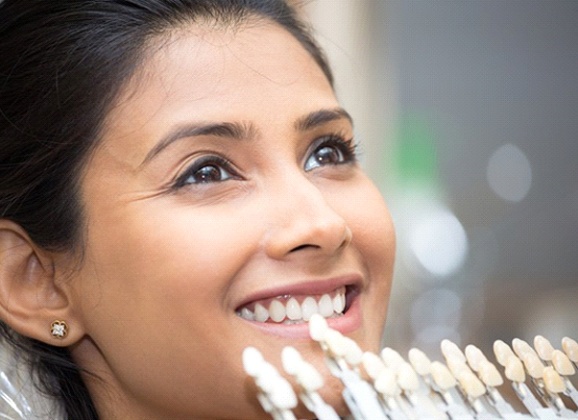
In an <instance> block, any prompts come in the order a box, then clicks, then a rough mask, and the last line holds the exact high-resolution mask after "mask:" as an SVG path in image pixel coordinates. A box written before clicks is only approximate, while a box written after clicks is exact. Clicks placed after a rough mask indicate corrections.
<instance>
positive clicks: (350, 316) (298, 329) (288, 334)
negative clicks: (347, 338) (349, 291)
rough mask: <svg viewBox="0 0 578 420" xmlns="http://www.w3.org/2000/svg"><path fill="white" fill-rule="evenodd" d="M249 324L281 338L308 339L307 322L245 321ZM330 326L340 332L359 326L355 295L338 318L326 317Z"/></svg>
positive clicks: (350, 330)
mask: <svg viewBox="0 0 578 420" xmlns="http://www.w3.org/2000/svg"><path fill="white" fill-rule="evenodd" d="M246 322H248V323H249V324H250V325H251V326H253V327H255V328H257V329H259V330H260V331H262V332H264V333H266V334H270V335H275V336H278V337H283V338H292V339H296V338H301V339H309V338H310V337H309V324H308V323H307V322H304V323H303V324H297V325H286V324H275V323H272V322H255V321H246ZM327 324H328V325H329V327H330V328H332V329H334V330H337V331H339V332H340V333H342V334H348V333H351V332H353V331H355V330H357V329H359V328H360V327H361V304H360V299H359V297H356V298H355V299H354V300H353V302H352V303H351V306H350V307H349V309H348V310H347V312H346V313H345V314H343V315H342V316H340V317H338V318H329V319H327Z"/></svg>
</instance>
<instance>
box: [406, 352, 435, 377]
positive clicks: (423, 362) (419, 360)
mask: <svg viewBox="0 0 578 420" xmlns="http://www.w3.org/2000/svg"><path fill="white" fill-rule="evenodd" d="M407 356H408V359H409V362H410V363H411V365H412V366H413V368H414V369H415V371H416V372H417V373H418V374H419V375H421V376H426V375H429V374H430V372H431V361H430V359H429V358H428V357H427V355H426V354H425V353H424V352H423V351H421V350H420V349H417V348H412V349H410V350H409V352H408V355H407Z"/></svg>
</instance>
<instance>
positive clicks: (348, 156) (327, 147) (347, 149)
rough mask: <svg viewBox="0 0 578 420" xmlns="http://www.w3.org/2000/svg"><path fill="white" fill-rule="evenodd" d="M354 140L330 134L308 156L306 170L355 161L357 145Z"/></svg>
mask: <svg viewBox="0 0 578 420" xmlns="http://www.w3.org/2000/svg"><path fill="white" fill-rule="evenodd" d="M351 143H352V141H344V140H342V139H341V138H340V137H333V136H330V137H329V138H325V139H322V141H321V144H320V145H318V146H317V147H316V148H315V149H314V150H313V152H312V153H311V154H310V155H309V157H308V158H307V161H306V162H305V171H311V170H313V169H315V168H319V167H321V166H327V165H340V164H344V163H349V162H354V161H355V160H356V158H355V146H354V145H352V144H351Z"/></svg>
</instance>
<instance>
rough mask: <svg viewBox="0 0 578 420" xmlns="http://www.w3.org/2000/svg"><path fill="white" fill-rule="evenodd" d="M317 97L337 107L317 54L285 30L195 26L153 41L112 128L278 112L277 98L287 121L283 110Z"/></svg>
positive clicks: (113, 114) (270, 26) (255, 25)
mask: <svg viewBox="0 0 578 420" xmlns="http://www.w3.org/2000/svg"><path fill="white" fill-rule="evenodd" d="M316 97H317V98H319V99H321V97H323V98H324V99H322V100H321V102H327V101H329V102H332V103H333V104H335V103H336V101H335V98H334V95H333V90H332V88H331V86H330V84H329V82H328V80H327V78H326V77H325V75H324V73H323V72H322V71H321V69H320V68H319V66H318V65H317V63H316V62H315V60H314V59H313V57H312V56H311V55H310V54H309V53H308V52H307V51H306V50H305V49H304V48H303V46H302V45H301V44H300V43H299V41H297V40H296V39H295V38H294V37H293V36H292V35H291V34H290V33H289V32H287V31H286V30H285V29H283V28H281V27H280V26H278V25H276V24H274V23H269V22H266V21H265V22H258V23H252V24H250V23H245V24H242V25H241V26H236V27H222V26H221V27H214V26H209V25H203V24H200V25H199V24H195V25H189V26H185V27H182V28H179V29H178V30H176V31H174V32H173V33H172V34H171V35H170V37H168V38H167V39H163V40H159V41H158V42H156V43H155V42H153V43H152V44H151V46H150V47H149V53H148V54H147V58H146V59H145V60H144V61H143V62H142V65H141V66H140V68H139V70H138V71H137V73H136V74H135V75H134V77H133V78H132V79H131V80H130V82H129V83H128V84H127V86H126V87H125V89H124V91H123V92H122V93H121V95H120V98H119V100H118V103H117V106H116V107H115V108H113V110H112V111H111V113H110V114H109V117H108V120H107V126H108V127H109V128H114V129H115V130H127V129H128V130H130V129H133V128H134V127H135V126H148V127H151V128H152V127H154V126H155V125H156V123H158V122H162V123H167V122H177V121H179V120H191V119H195V118H197V119H198V118H200V119H208V120H213V119H218V120H224V119H225V120H226V119H229V118H234V119H239V118H245V117H246V118H251V115H243V114H250V112H249V111H255V110H256V108H258V107H259V105H261V106H262V107H263V108H264V110H271V111H272V109H271V108H270V104H265V102H264V98H268V99H270V100H271V101H273V100H274V101H275V110H276V112H277V114H276V117H277V119H279V118H282V115H279V114H278V112H279V109H280V108H282V107H283V106H286V107H290V108H291V109H294V108H295V107H298V103H297V102H299V100H297V101H296V99H297V98H300V99H301V101H302V102H307V101H308V100H309V101H310V103H311V106H315V105H317V104H315V98H316ZM318 105H319V106H328V105H330V104H328V103H320V104H318ZM245 111H246V112H245ZM266 114H267V113H265V114H264V115H263V114H262V116H265V115H266ZM252 115H255V114H254V113H253V114H252Z"/></svg>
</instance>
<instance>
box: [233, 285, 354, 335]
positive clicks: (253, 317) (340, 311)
mask: <svg viewBox="0 0 578 420" xmlns="http://www.w3.org/2000/svg"><path fill="white" fill-rule="evenodd" d="M363 284H364V283H363V280H362V277H360V276H357V275H352V276H345V277H340V278H333V279H328V280H316V281H310V282H304V283H299V284H294V285H291V286H282V287H278V288H273V289H263V290H260V291H258V292H256V293H253V294H251V295H250V296H247V297H246V298H245V300H244V301H243V302H241V303H240V304H239V306H237V308H236V309H235V313H236V316H237V317H238V319H240V320H242V321H244V322H247V324H248V325H249V326H251V327H253V328H257V329H258V330H260V331H261V332H264V333H266V334H269V335H275V336H279V337H285V338H291V339H309V325H308V321H309V319H310V318H311V316H312V315H313V314H319V315H321V316H322V317H323V318H325V319H327V323H328V325H329V326H330V327H331V328H333V329H336V330H338V331H340V332H341V333H343V334H346V333H350V332H353V331H355V330H357V329H359V328H360V327H361V325H362V304H361V301H362V299H361V295H362V291H363V289H364V288H363Z"/></svg>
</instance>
